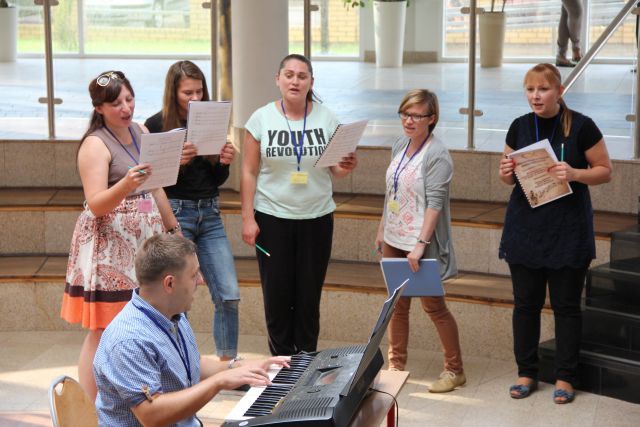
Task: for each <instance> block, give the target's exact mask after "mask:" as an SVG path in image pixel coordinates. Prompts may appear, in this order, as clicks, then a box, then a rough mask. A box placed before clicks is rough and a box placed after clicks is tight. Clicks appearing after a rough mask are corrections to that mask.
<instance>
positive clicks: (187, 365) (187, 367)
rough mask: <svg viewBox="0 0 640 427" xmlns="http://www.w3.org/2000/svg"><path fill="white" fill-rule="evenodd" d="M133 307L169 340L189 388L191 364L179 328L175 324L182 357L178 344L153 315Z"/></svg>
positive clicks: (190, 383)
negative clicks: (184, 373)
mask: <svg viewBox="0 0 640 427" xmlns="http://www.w3.org/2000/svg"><path fill="white" fill-rule="evenodd" d="M134 305H135V304H134ZM135 307H136V308H137V309H138V310H140V311H141V312H142V313H143V314H144V315H145V316H147V317H148V318H149V319H151V321H152V322H153V323H155V325H156V326H157V327H158V329H160V330H161V331H162V332H164V334H165V335H166V336H167V337H168V338H169V341H171V344H173V346H174V347H175V349H176V351H177V352H178V355H179V356H180V359H181V360H182V364H183V365H184V369H185V370H186V371H187V378H188V379H189V386H191V385H192V384H193V382H192V381H191V362H189V350H187V343H186V341H185V340H184V337H183V336H182V332H181V331H180V328H179V327H178V325H177V324H176V329H177V330H178V335H179V336H180V341H182V347H183V348H184V356H183V355H182V352H181V351H180V346H179V344H178V343H177V342H176V341H174V340H173V337H172V336H171V334H170V333H169V331H167V330H166V329H165V328H163V327H162V325H161V324H160V322H158V321H157V320H156V319H155V318H154V317H153V314H151V313H150V312H149V310H147V309H146V308H144V307H138V306H137V305H135Z"/></svg>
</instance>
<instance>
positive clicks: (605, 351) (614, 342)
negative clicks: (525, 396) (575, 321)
mask: <svg viewBox="0 0 640 427" xmlns="http://www.w3.org/2000/svg"><path fill="white" fill-rule="evenodd" d="M610 257H611V258H610V262H609V263H606V264H602V265H599V266H597V267H594V268H592V269H591V270H590V271H589V273H588V275H587V288H586V296H585V298H584V312H583V326H582V329H583V330H582V348H581V351H580V364H579V367H578V370H579V374H578V375H579V384H578V385H577V388H578V389H580V390H584V391H588V392H590V393H596V394H601V395H604V396H610V397H614V398H616V399H622V400H626V401H629V402H633V403H640V224H639V225H635V226H633V227H631V228H629V229H626V230H624V231H617V232H614V233H612V237H611V252H610ZM539 352H540V362H541V380H542V381H546V382H551V383H553V382H555V377H554V357H555V340H553V339H552V340H549V341H546V342H543V343H541V344H540V350H539Z"/></svg>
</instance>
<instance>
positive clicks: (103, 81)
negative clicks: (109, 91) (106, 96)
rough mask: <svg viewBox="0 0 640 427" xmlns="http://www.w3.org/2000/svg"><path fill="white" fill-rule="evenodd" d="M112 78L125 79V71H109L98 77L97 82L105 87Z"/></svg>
mask: <svg viewBox="0 0 640 427" xmlns="http://www.w3.org/2000/svg"><path fill="white" fill-rule="evenodd" d="M111 79H113V80H123V79H124V73H122V72H120V71H109V72H108V73H104V74H100V75H99V76H98V77H97V78H96V83H97V84H98V86H101V87H105V86H107V85H108V84H109V82H110V81H111Z"/></svg>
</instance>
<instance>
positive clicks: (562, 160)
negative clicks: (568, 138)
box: [560, 142, 564, 162]
mask: <svg viewBox="0 0 640 427" xmlns="http://www.w3.org/2000/svg"><path fill="white" fill-rule="evenodd" d="M560 161H561V162H564V142H563V143H562V144H560Z"/></svg>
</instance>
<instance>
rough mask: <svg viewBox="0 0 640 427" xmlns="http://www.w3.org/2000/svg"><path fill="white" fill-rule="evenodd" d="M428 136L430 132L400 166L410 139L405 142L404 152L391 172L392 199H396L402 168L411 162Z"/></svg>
mask: <svg viewBox="0 0 640 427" xmlns="http://www.w3.org/2000/svg"><path fill="white" fill-rule="evenodd" d="M430 136H431V134H430V133H429V134H428V135H427V137H426V138H425V139H424V141H422V144H420V148H418V149H417V150H416V151H415V153H413V154H412V155H411V157H410V158H409V160H408V161H407V163H405V164H404V166H403V167H402V168H401V167H400V166H402V161H403V160H404V158H405V157H406V156H407V150H409V146H410V145H411V140H409V143H408V144H407V147H406V148H405V149H404V153H402V157H401V158H400V161H399V162H398V166H396V171H395V172H394V173H393V199H394V200H395V199H396V196H397V193H398V180H399V179H400V174H401V173H402V171H403V170H405V168H406V167H407V166H408V165H409V163H411V160H413V158H414V157H415V156H416V155H417V154H418V153H419V152H420V151H421V150H422V147H424V144H426V142H427V140H428V139H429V137H430Z"/></svg>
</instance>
